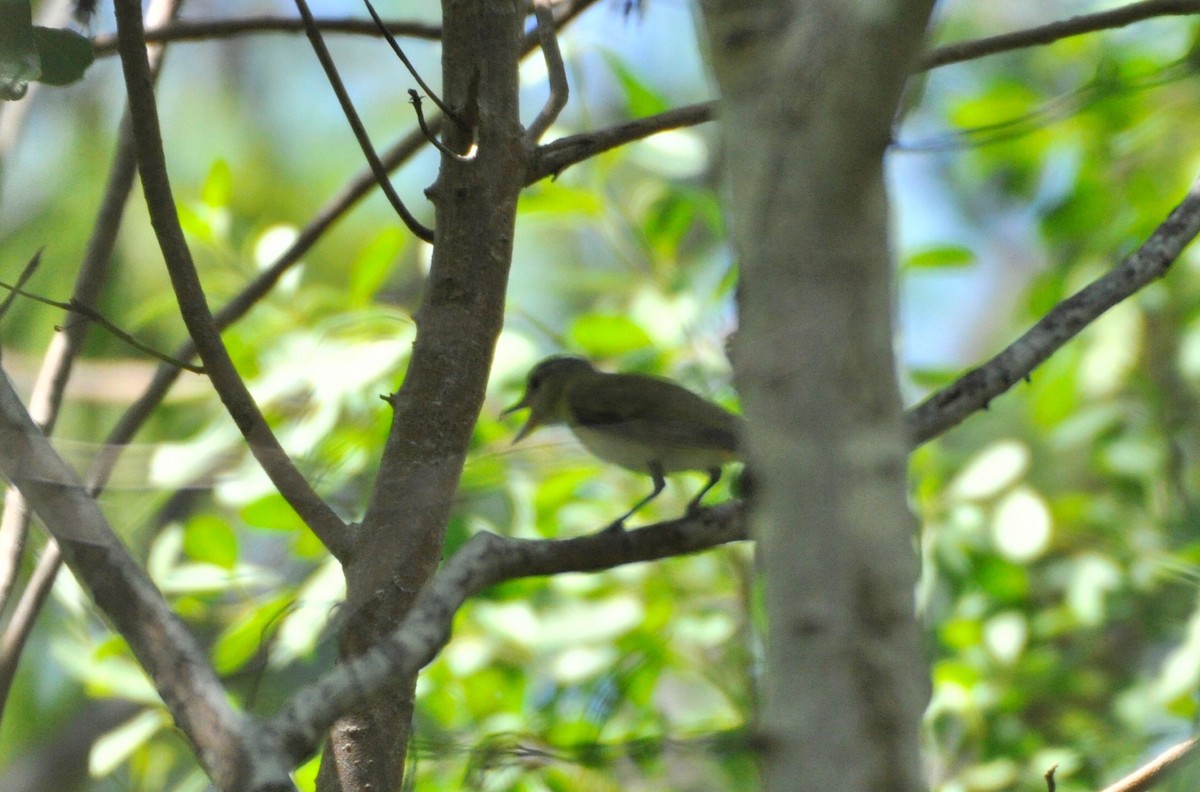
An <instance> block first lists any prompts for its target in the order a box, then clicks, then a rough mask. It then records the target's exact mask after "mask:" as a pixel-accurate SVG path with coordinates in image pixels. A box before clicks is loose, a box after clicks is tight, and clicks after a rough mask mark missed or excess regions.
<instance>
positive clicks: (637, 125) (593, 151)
mask: <svg viewBox="0 0 1200 792" xmlns="http://www.w3.org/2000/svg"><path fill="white" fill-rule="evenodd" d="M716 117H717V103H716V102H702V103H701V104H694V105H687V106H686V107H677V108H675V109H674V110H667V111H665V112H662V113H658V114H656V115H652V116H646V117H645V118H639V119H636V120H634V121H629V122H627V123H624V124H619V125H617V126H613V127H609V128H607V129H599V130H596V131H595V132H583V133H581V134H578V135H570V136H569V137H564V138H559V139H558V140H553V141H551V142H549V143H546V144H545V145H543V146H539V147H538V148H537V150H536V151H535V152H534V156H533V161H532V162H531V163H530V165H529V168H528V170H527V171H526V175H525V183H526V184H533V183H534V182H536V181H539V180H541V179H544V178H546V177H547V176H557V175H558V174H559V173H562V171H564V170H565V169H567V168H569V167H570V166H572V165H574V164H576V163H579V162H582V161H584V160H585V159H588V158H589V157H594V156H596V155H597V154H599V153H601V152H603V151H608V150H609V149H614V148H616V147H617V146H623V145H625V144H626V143H629V142H630V141H634V140H641V139H642V138H647V137H650V136H651V135H655V134H658V133H659V132H665V131H666V130H668V129H678V128H680V127H686V126H696V125H697V124H703V123H706V122H708V121H712V120H713V119H714V118H716Z"/></svg>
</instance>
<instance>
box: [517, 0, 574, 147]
mask: <svg viewBox="0 0 1200 792" xmlns="http://www.w3.org/2000/svg"><path fill="white" fill-rule="evenodd" d="M533 13H534V16H535V17H537V35H538V43H539V44H540V45H541V48H542V56H543V57H544V58H545V60H546V73H547V75H548V79H549V82H550V96H548V97H547V98H546V104H545V106H543V107H542V110H541V112H540V113H538V115H537V118H535V119H534V120H533V123H532V124H530V125H529V129H527V130H526V131H525V139H526V140H527V141H528V142H529V145H530V146H536V145H537V142H538V141H539V140H541V138H542V135H544V134H546V130H547V129H549V128H550V125H551V124H553V123H554V121H555V120H556V119H557V118H558V114H559V113H561V112H562V109H563V108H564V107H566V106H567V97H568V96H569V95H570V86H569V85H568V84H567V69H566V66H564V65H563V59H562V52H560V51H559V49H558V34H557V33H555V30H554V11H553V9H552V8H551V7H550V3H549V0H533Z"/></svg>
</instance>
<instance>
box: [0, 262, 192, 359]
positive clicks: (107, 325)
mask: <svg viewBox="0 0 1200 792" xmlns="http://www.w3.org/2000/svg"><path fill="white" fill-rule="evenodd" d="M0 289H6V290H7V291H8V292H9V293H11V294H18V295H20V296H22V297H25V298H26V299H29V300H33V301H34V302H37V303H41V304H42V305H49V306H50V307H51V308H61V309H62V310H64V311H66V312H67V313H73V314H78V315H80V316H82V317H84V318H86V319H88V320H90V321H92V322H95V323H96V324H98V325H100V326H101V327H103V328H104V329H105V330H107V331H108V332H110V333H112V334H113V335H114V336H116V337H117V338H119V339H120V340H121V341H123V342H125V343H126V344H128V345H129V346H131V347H133V348H134V349H137V350H139V351H141V352H145V353H146V354H147V355H149V356H150V357H152V358H157V359H158V360H161V361H162V362H164V363H166V364H168V365H171V366H176V367H178V368H181V369H185V370H187V371H190V372H192V373H193V374H203V373H204V367H203V366H194V365H192V364H191V363H188V362H187V361H185V360H177V359H175V358H173V357H171V356H170V355H167V354H165V353H163V352H159V351H158V350H157V349H155V348H154V347H152V346H150V345H149V344H144V343H142V342H141V341H138V340H137V339H136V338H134V337H133V336H131V335H130V334H129V333H127V332H125V331H124V330H122V329H121V328H119V327H117V325H116V324H115V323H113V322H112V321H110V320H109V319H107V318H105V316H104V315H103V314H102V313H100V312H99V311H97V310H96V309H95V308H92V307H91V306H89V305H86V304H84V303H82V302H80V301H79V300H77V299H75V298H74V297H72V298H71V300H70V301H69V302H62V301H60V300H51V299H50V298H49V297H42V296H41V295H39V294H34V293H33V292H30V291H26V290H25V289H22V288H21V287H20V285H19V284H11V283H5V282H4V281H0ZM59 329H60V330H61V329H63V328H61V327H60V328H59Z"/></svg>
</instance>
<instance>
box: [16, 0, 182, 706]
mask: <svg viewBox="0 0 1200 792" xmlns="http://www.w3.org/2000/svg"><path fill="white" fill-rule="evenodd" d="M179 6H180V2H179V0H154V2H151V3H150V5H149V6H148V7H147V9H146V22H147V23H149V24H162V23H164V22H167V21H169V20H170V19H171V18H172V17H174V16H175V14H176V13H177V12H178V10H179ZM163 49H164V48H163V46H162V45H161V44H152V45H149V46H148V47H147V57H148V59H149V63H150V70H151V75H152V79H157V77H158V74H159V72H160V67H161V65H162V55H163ZM136 173H137V161H136V156H135V154H134V150H133V128H132V126H131V125H130V122H129V118H128V115H126V116H124V117H123V118H122V119H121V123H120V127H119V129H118V132H117V146H116V152H115V153H114V155H113V162H112V166H111V168H110V169H109V174H108V181H107V183H106V184H105V188H104V197H103V198H102V199H101V201H100V208H99V210H98V211H97V213H96V222H95V223H94V224H93V225H92V231H91V234H90V235H89V237H88V244H87V250H86V252H85V253H84V256H83V261H81V262H80V264H79V270H78V273H77V274H76V276H75V285H74V287H73V289H72V298H71V299H72V300H73V301H75V302H78V303H80V304H82V303H83V301H84V300H94V299H95V298H96V295H98V294H100V292H101V289H102V288H103V286H104V282H105V281H106V280H107V279H108V273H109V269H110V266H109V265H110V262H111V260H112V251H113V247H114V246H115V245H116V241H117V232H118V230H119V229H120V227H121V220H122V218H123V217H124V214H125V205H126V203H127V200H128V198H129V193H130V191H131V190H132V189H133V179H134V176H135V175H136ZM25 280H26V277H25V274H24V273H22V277H21V278H20V279H19V280H18V281H17V286H18V287H19V288H24V286H25ZM15 296H16V292H9V298H8V299H12V298H14V297H15ZM71 318H74V317H72V316H71V315H70V314H68V316H67V317H66V318H64V320H63V327H62V328H60V329H59V330H58V331H57V332H56V333H55V334H54V337H53V339H51V341H50V346H49V348H48V349H47V350H46V354H45V356H44V358H43V360H42V366H41V368H40V370H39V371H38V376H37V380H36V381H35V382H34V386H33V392H32V393H31V394H30V397H29V414H30V417H31V418H33V420H34V422H35V423H36V424H37V425H38V426H39V427H41V429H42V431H44V432H46V433H47V434H49V433H51V432H53V431H54V426H55V424H56V423H57V421H58V414H59V410H60V408H61V407H62V400H63V394H64V393H65V391H66V388H67V380H68V379H70V376H71V370H72V368H73V366H74V363H75V359H76V357H77V356H78V355H79V353H80V351H81V350H82V349H83V344H84V341H86V340H87V334H88V330H89V329H90V327H91V323H90V322H88V321H86V320H83V321H69V320H70V319H71ZM171 368H172V370H173V371H178V370H179V369H178V367H176V366H174V365H172V366H171ZM29 516H30V515H29V510H28V509H27V508H26V504H25V499H24V497H23V496H22V495H21V493H20V492H19V491H18V490H16V489H10V490H9V491H8V492H7V493H6V494H5V498H4V507H3V513H2V514H0V612H4V611H6V610H7V609H8V601H9V597H10V596H11V595H12V591H13V587H14V586H15V584H16V579H17V573H18V569H19V565H20V562H21V557H22V555H23V554H24V548H25V542H26V539H27V538H28V535H29ZM61 558H62V556H61V553H59V552H58V548H57V546H56V545H55V542H54V539H53V538H51V539H50V541H49V544H48V546H47V547H46V550H45V552H44V554H43V556H42V559H41V561H39V562H38V565H37V567H36V569H35V570H34V574H33V576H32V577H31V578H30V579H29V582H28V583H27V584H26V587H25V590H24V592H22V594H21V599H20V600H19V601H18V603H17V608H16V610H15V611H14V612H13V615H12V618H11V620H10V621H9V623H8V625H7V626H6V627H5V631H4V634H3V636H2V637H0V713H2V712H3V711H4V703H5V702H6V701H7V699H8V693H9V689H10V687H11V685H12V680H13V674H14V673H15V672H16V667H17V663H18V661H19V660H20V656H21V652H22V651H23V649H24V646H25V641H26V639H27V638H28V637H29V632H30V630H31V629H32V627H33V622H34V620H35V619H36V617H37V614H38V612H39V611H40V609H41V606H42V604H43V603H44V602H45V600H46V595H47V594H48V593H49V591H50V587H51V586H52V585H53V584H54V578H55V577H56V575H57V573H58V568H59V567H60V566H61V563H62V562H61Z"/></svg>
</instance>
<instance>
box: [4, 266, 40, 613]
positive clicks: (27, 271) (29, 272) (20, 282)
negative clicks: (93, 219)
mask: <svg viewBox="0 0 1200 792" xmlns="http://www.w3.org/2000/svg"><path fill="white" fill-rule="evenodd" d="M43 250H45V248H38V251H37V252H36V253H34V254H33V258H31V259H29V261H28V262H27V263H26V264H25V268H24V269H22V270H21V274H20V275H18V276H17V288H16V289H11V290H9V292H8V296H7V297H5V298H4V300H3V302H0V319H3V318H4V314H6V313H8V309H9V308H10V307H11V306H12V304H13V300H15V299H17V291H19V290H20V289H23V288H25V284H26V283H28V282H29V279H30V278H32V277H33V273H35V272H37V268H38V265H39V264H41V263H42V251H43ZM0 610H3V608H0Z"/></svg>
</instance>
